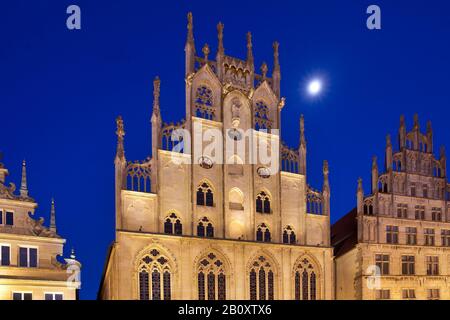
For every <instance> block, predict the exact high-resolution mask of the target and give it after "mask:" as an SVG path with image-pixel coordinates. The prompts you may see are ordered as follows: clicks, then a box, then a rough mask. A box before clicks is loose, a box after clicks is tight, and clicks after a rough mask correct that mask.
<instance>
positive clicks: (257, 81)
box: [99, 14, 334, 300]
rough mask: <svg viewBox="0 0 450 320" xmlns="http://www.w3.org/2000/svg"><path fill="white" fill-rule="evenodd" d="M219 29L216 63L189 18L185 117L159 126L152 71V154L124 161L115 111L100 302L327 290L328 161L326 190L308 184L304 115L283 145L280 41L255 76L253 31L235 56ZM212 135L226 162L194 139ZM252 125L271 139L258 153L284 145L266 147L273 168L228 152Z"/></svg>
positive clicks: (307, 296) (329, 294)
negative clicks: (112, 218)
mask: <svg viewBox="0 0 450 320" xmlns="http://www.w3.org/2000/svg"><path fill="white" fill-rule="evenodd" d="M217 31H218V51H217V53H216V55H215V59H214V58H212V57H211V55H210V50H209V46H208V45H205V46H204V47H203V50H202V52H203V56H201V57H200V56H198V55H197V54H196V52H197V51H196V47H195V45H194V33H193V19H192V15H191V14H189V15H188V32H187V41H186V46H185V55H186V74H185V76H186V77H185V82H186V109H185V110H186V119H185V120H182V121H181V122H179V123H177V124H173V123H171V124H166V123H163V121H162V111H163V110H164V106H160V99H159V97H160V80H159V79H158V78H157V79H155V81H154V101H153V113H152V116H151V124H152V138H151V139H152V157H151V158H148V159H146V160H144V161H142V162H127V160H126V159H125V151H124V136H125V130H124V122H123V120H122V119H121V118H120V117H119V118H118V119H117V138H118V143H117V154H116V158H115V177H116V233H115V241H114V243H113V245H112V246H111V248H110V251H109V253H108V257H107V262H106V266H105V270H104V274H103V278H102V282H101V286H100V291H99V298H100V299H141V300H149V299H153V300H161V299H166V300H169V299H192V300H195V299H200V300H203V299H207V300H225V299H248V300H273V299H299V300H300V299H304V300H315V299H332V298H333V293H334V290H333V285H334V279H333V251H332V248H331V247H330V239H329V231H330V230H329V223H330V218H329V217H330V187H329V182H328V164H327V162H324V166H323V174H324V182H323V189H322V191H318V190H314V189H312V188H311V187H310V186H309V185H308V184H307V181H306V139H305V132H304V120H303V118H302V119H301V120H300V134H299V136H300V137H299V140H300V145H299V147H298V148H296V149H293V148H288V147H287V146H286V145H285V144H283V143H282V142H280V135H279V129H281V122H280V113H281V110H282V108H283V106H284V98H282V96H281V92H280V80H281V69H280V63H279V56H278V48H279V46H278V43H274V45H273V48H274V65H273V71H272V74H271V76H270V75H269V71H268V66H267V65H266V64H263V65H262V67H261V73H260V74H258V73H256V71H255V65H254V58H253V48H252V37H251V34H250V33H248V34H247V57H246V59H245V60H242V59H238V58H234V57H232V56H230V55H228V54H226V53H225V45H224V41H223V38H224V25H223V24H221V23H219V24H218V26H217ZM162 94H164V93H162ZM198 128H200V129H198ZM180 129H181V131H183V132H184V131H187V132H188V133H189V134H190V136H191V137H193V143H185V144H184V147H183V152H179V151H180V150H178V149H177V147H176V146H175V145H176V143H175V142H176V141H174V140H177V139H174V135H173V133H174V132H179V131H180ZM276 129H278V131H277V130H276ZM208 130H209V131H208ZM207 132H214V133H217V132H219V133H220V136H221V137H225V138H226V137H230V138H231V139H230V140H231V141H232V144H231V147H230V145H229V144H228V143H223V144H222V145H220V148H218V150H216V152H217V153H220V154H221V155H222V156H223V155H225V154H227V156H223V158H224V159H223V162H221V161H220V160H218V159H220V157H216V158H214V157H211V156H207V155H205V154H206V149H207V147H208V146H206V147H205V146H204V145H202V144H201V143H200V147H198V143H197V142H198V141H196V137H197V136H198V134H199V133H200V136H202V135H204V134H207ZM248 132H250V133H251V135H253V136H254V137H257V138H259V139H262V140H265V141H266V142H267V143H266V144H260V145H258V148H259V150H258V151H261V148H262V149H264V148H267V149H271V146H273V145H279V146H280V147H279V149H277V150H276V152H273V153H271V157H272V160H273V161H274V162H275V163H277V165H272V166H268V165H267V164H263V163H261V162H259V160H258V161H254V162H249V161H247V158H248V157H249V152H250V149H251V148H248V147H246V148H244V152H243V154H238V153H237V152H235V151H236V150H235V149H233V151H231V152H230V148H232V147H233V145H234V142H236V143H238V142H240V141H242V140H245V139H247V136H245V139H243V138H244V136H243V135H244V134H245V135H248ZM175 136H176V135H175ZM183 137H184V136H183ZM184 139H185V138H184ZM208 141H209V140H208ZM183 142H186V140H183ZM198 149H200V150H198ZM271 150H272V149H271Z"/></svg>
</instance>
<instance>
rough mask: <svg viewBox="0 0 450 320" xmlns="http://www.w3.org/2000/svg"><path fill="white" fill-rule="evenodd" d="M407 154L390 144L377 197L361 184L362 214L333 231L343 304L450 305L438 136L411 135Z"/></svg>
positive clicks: (448, 236)
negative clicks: (376, 301) (396, 301)
mask: <svg viewBox="0 0 450 320" xmlns="http://www.w3.org/2000/svg"><path fill="white" fill-rule="evenodd" d="M398 142H399V150H398V151H396V152H394V151H393V146H392V143H391V138H390V136H388V137H387V139H386V157H385V158H386V159H385V170H384V172H382V173H380V172H379V170H378V163H377V158H376V157H374V158H373V162H372V183H371V185H372V190H371V193H370V194H369V195H364V191H363V187H362V181H361V179H359V181H358V189H357V206H356V208H355V209H354V210H352V211H351V212H350V213H348V214H347V215H346V216H344V217H343V218H341V219H340V220H339V221H338V222H336V223H335V224H334V225H333V226H332V231H331V238H332V243H333V246H335V256H336V298H337V299H364V300H370V299H450V215H449V202H448V200H449V197H448V192H449V190H450V185H449V184H448V182H447V170H446V155H445V150H444V148H443V147H442V148H441V149H440V156H439V158H435V156H434V146H433V130H432V127H431V123H430V122H428V125H427V128H426V132H425V133H422V132H421V131H420V127H419V119H418V116H417V115H415V116H414V126H413V129H412V130H411V131H409V132H407V130H406V124H405V118H404V117H403V116H402V117H401V118H400V130H399V132H398Z"/></svg>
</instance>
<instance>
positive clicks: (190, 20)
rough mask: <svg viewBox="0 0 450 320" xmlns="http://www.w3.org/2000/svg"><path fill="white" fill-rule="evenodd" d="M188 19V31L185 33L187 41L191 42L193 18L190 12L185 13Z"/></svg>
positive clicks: (192, 40)
mask: <svg viewBox="0 0 450 320" xmlns="http://www.w3.org/2000/svg"><path fill="white" fill-rule="evenodd" d="M187 19H188V25H187V29H188V33H187V42H188V43H191V44H193V43H194V19H193V17H192V12H189V13H188V14H187Z"/></svg>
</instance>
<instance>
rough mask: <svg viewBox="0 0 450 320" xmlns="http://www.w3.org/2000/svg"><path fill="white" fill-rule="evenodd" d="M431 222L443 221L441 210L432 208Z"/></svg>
mask: <svg viewBox="0 0 450 320" xmlns="http://www.w3.org/2000/svg"><path fill="white" fill-rule="evenodd" d="M431 220H433V221H441V220H442V210H441V208H432V209H431Z"/></svg>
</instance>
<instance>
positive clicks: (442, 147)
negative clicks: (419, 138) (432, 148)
mask: <svg viewBox="0 0 450 320" xmlns="http://www.w3.org/2000/svg"><path fill="white" fill-rule="evenodd" d="M440 151H441V152H440V153H441V159H444V158H445V147H444V146H441V149H440Z"/></svg>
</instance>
